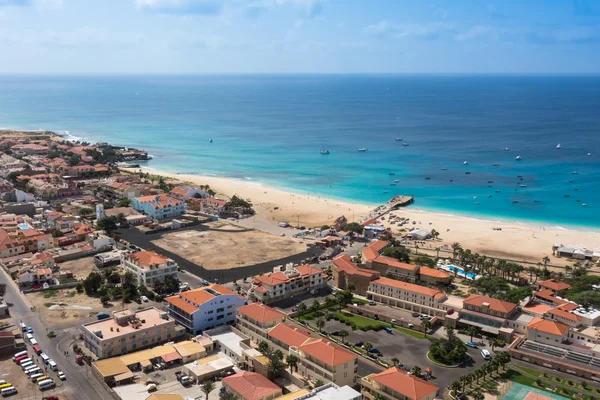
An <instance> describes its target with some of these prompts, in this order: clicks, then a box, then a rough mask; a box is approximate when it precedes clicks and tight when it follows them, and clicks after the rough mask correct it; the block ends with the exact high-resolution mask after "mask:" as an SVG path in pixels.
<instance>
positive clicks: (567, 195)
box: [563, 194, 571, 197]
mask: <svg viewBox="0 0 600 400" xmlns="http://www.w3.org/2000/svg"><path fill="white" fill-rule="evenodd" d="M563 197H571V195H570V194H565V195H564V196H563Z"/></svg>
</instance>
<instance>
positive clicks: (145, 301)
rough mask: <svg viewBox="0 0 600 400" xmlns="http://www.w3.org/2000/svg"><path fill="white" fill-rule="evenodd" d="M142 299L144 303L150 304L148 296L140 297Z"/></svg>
mask: <svg viewBox="0 0 600 400" xmlns="http://www.w3.org/2000/svg"><path fill="white" fill-rule="evenodd" d="M140 299H142V301H143V302H144V303H147V302H148V298H147V297H146V296H140Z"/></svg>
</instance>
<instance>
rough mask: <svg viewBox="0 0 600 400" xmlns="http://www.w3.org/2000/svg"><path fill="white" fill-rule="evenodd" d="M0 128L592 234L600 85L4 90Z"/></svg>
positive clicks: (49, 83) (155, 84) (174, 79)
mask: <svg viewBox="0 0 600 400" xmlns="http://www.w3.org/2000/svg"><path fill="white" fill-rule="evenodd" d="M0 127H8V128H18V129H44V130H54V131H57V132H65V131H68V132H69V135H71V136H72V137H77V138H81V139H84V140H87V141H91V142H96V141H108V142H110V143H113V144H121V145H126V146H132V147H138V148H142V149H145V150H147V151H148V152H149V153H150V154H152V155H153V156H154V159H153V160H152V161H149V162H147V163H145V165H146V166H148V167H151V168H155V169H159V170H166V171H170V172H176V173H189V174H209V175H216V176H223V177H232V178H236V179H244V180H251V181H253V182H256V183H257V184H260V183H263V184H266V185H271V186H276V187H281V188H286V189H291V190H294V191H297V192H302V193H312V194H319V195H323V196H329V197H333V198H338V199H344V200H350V201H357V202H363V203H369V204H381V203H383V202H385V201H387V200H388V199H389V198H391V197H392V196H394V195H396V194H409V195H414V196H415V197H416V202H415V204H414V207H418V208H421V209H425V210H429V211H434V212H440V213H451V214H461V215H468V216H471V217H475V218H483V219H492V220H495V219H504V220H507V219H509V220H517V221H522V222H531V223H534V224H536V225H553V226H564V227H585V228H588V229H590V228H591V229H593V230H597V229H598V228H599V227H600V212H599V210H600V184H599V183H600V76H511V75H507V76H503V75H497V76H491V75H490V76H468V75H439V76H428V75H245V76H219V75H214V76H213V75H202V76H70V77H67V76H16V75H15V76H8V75H3V76H0ZM396 138H399V139H400V138H401V139H402V140H401V141H400V140H396ZM210 139H212V140H213V142H212V143H209V140H210ZM559 143H560V145H561V146H560V149H557V148H556V147H557V145H558V144H559ZM404 144H407V145H404ZM359 148H366V149H368V151H364V152H359V151H358V149H359ZM322 149H327V150H329V152H330V154H328V155H323V154H321V150H322ZM505 149H507V150H505ZM588 154H589V155H588ZM517 156H520V158H521V159H520V160H517V159H516V158H517ZM465 162H467V164H465ZM584 204H585V206H584Z"/></svg>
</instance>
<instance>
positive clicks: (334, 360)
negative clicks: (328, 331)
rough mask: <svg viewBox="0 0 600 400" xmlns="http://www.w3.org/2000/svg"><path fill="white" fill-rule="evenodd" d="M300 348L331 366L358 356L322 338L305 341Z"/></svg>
mask: <svg viewBox="0 0 600 400" xmlns="http://www.w3.org/2000/svg"><path fill="white" fill-rule="evenodd" d="M300 350H302V351H303V352H304V353H306V354H308V355H310V356H311V357H313V358H316V359H317V360H319V361H322V362H323V363H325V364H326V365H329V366H332V367H335V366H337V365H340V364H344V363H347V362H348V361H353V360H355V359H357V358H358V356H357V355H356V354H354V353H351V352H349V351H348V350H345V349H344V348H342V347H340V346H338V345H337V344H335V343H331V342H329V341H326V340H324V339H319V340H315V341H313V342H308V343H305V344H303V345H302V346H300Z"/></svg>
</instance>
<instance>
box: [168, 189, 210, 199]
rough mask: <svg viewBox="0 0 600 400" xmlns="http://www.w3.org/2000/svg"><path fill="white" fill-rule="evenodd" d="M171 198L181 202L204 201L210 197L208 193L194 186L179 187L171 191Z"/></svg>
mask: <svg viewBox="0 0 600 400" xmlns="http://www.w3.org/2000/svg"><path fill="white" fill-rule="evenodd" d="M169 196H171V197H175V198H176V199H179V200H187V199H191V198H200V199H204V198H206V197H208V193H206V192H205V191H204V190H202V189H200V188H196V187H192V186H177V187H174V188H173V189H171V191H170V192H169Z"/></svg>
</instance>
